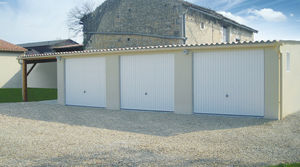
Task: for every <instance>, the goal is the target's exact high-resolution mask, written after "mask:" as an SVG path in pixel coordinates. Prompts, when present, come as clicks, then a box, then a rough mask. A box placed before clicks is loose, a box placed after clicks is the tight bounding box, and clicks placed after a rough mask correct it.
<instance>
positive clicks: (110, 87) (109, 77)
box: [106, 55, 121, 110]
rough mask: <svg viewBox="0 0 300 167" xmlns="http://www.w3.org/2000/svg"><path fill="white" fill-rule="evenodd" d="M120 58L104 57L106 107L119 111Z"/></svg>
mask: <svg viewBox="0 0 300 167" xmlns="http://www.w3.org/2000/svg"><path fill="white" fill-rule="evenodd" d="M120 92H121V91H120V56H118V55H113V56H106V107H107V109H110V110H120V104H121V102H120V101H121V99H120V96H121V95H120Z"/></svg>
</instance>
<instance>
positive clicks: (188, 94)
mask: <svg viewBox="0 0 300 167" xmlns="http://www.w3.org/2000/svg"><path fill="white" fill-rule="evenodd" d="M175 113H177V114H192V113H193V53H192V52H187V53H184V52H183V51H181V52H178V53H176V54H175Z"/></svg>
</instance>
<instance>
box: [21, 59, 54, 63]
mask: <svg viewBox="0 0 300 167" xmlns="http://www.w3.org/2000/svg"><path fill="white" fill-rule="evenodd" d="M56 61H57V60H56V59H41V60H26V62H27V64H35V63H51V62H56Z"/></svg>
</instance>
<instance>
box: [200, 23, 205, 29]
mask: <svg viewBox="0 0 300 167" xmlns="http://www.w3.org/2000/svg"><path fill="white" fill-rule="evenodd" d="M200 28H201V29H202V30H203V29H204V28H205V24H204V23H203V22H201V23H200Z"/></svg>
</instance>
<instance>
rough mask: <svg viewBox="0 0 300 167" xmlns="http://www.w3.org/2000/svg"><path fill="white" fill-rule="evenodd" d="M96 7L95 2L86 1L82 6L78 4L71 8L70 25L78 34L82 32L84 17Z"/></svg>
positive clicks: (69, 14)
mask: <svg viewBox="0 0 300 167" xmlns="http://www.w3.org/2000/svg"><path fill="white" fill-rule="evenodd" d="M94 9H95V3H93V2H92V1H86V2H85V3H83V4H82V6H77V7H74V8H73V9H71V10H70V11H69V13H68V21H67V22H68V27H69V30H71V31H72V32H73V33H74V36H77V35H78V34H79V33H81V32H82V28H83V22H82V19H83V18H84V17H85V16H87V15H88V14H90V13H92V12H93V11H94Z"/></svg>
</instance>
